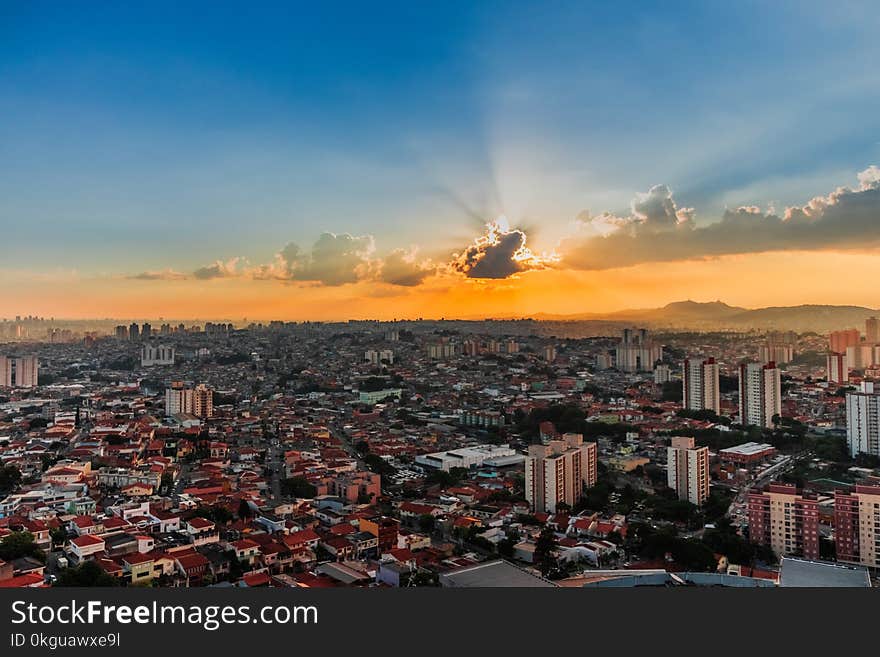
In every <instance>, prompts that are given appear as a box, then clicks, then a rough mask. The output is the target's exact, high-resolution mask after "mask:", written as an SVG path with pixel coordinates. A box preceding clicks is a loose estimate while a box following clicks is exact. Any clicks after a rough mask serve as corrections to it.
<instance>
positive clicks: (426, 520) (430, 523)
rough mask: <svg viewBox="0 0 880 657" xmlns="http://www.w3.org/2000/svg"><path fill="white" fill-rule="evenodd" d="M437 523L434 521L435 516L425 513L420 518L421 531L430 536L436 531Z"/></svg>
mask: <svg viewBox="0 0 880 657" xmlns="http://www.w3.org/2000/svg"><path fill="white" fill-rule="evenodd" d="M435 524H436V521H435V520H434V516H432V515H431V514H430V513H423V514H422V515H420V516H419V529H421V530H422V531H423V532H425V533H426V534H430V533H431V532H432V531H434V526H435Z"/></svg>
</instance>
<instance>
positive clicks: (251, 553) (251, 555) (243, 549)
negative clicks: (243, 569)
mask: <svg viewBox="0 0 880 657" xmlns="http://www.w3.org/2000/svg"><path fill="white" fill-rule="evenodd" d="M232 549H233V550H234V551H235V558H236V559H238V560H239V561H242V562H244V563H246V564H248V565H249V566H253V565H254V564H255V563H256V561H257V557H258V556H259V555H260V544H259V543H256V542H254V541H252V540H250V539H248V538H243V539H241V540H238V541H235V542H234V543H233V544H232Z"/></svg>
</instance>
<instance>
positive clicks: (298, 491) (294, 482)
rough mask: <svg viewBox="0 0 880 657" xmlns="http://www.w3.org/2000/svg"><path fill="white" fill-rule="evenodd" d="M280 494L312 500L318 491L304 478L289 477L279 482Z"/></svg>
mask: <svg viewBox="0 0 880 657" xmlns="http://www.w3.org/2000/svg"><path fill="white" fill-rule="evenodd" d="M281 493H282V494H283V495H286V496H288V497H306V498H312V497H314V496H315V495H317V494H318V489H317V488H315V487H314V486H313V485H312V484H311V483H309V480H308V479H306V478H305V477H290V478H289V479H284V480H283V481H282V482H281Z"/></svg>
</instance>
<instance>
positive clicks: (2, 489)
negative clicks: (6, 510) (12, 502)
mask: <svg viewBox="0 0 880 657" xmlns="http://www.w3.org/2000/svg"><path fill="white" fill-rule="evenodd" d="M20 483H21V472H20V471H19V469H18V468H17V467H15V466H14V465H4V466H2V467H0V493H3V494H7V493H11V492H12V491H14V490H15V489H16V488H18V485H19V484H20Z"/></svg>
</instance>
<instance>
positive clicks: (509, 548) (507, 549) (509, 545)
mask: <svg viewBox="0 0 880 657" xmlns="http://www.w3.org/2000/svg"><path fill="white" fill-rule="evenodd" d="M515 545H516V541H515V540H514V539H513V538H511V537H510V536H508V537H507V538H505V539H504V540H502V541H500V542H499V543H498V554H500V555H501V556H502V557H504V558H505V559H511V558H513V548H514V546H515Z"/></svg>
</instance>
